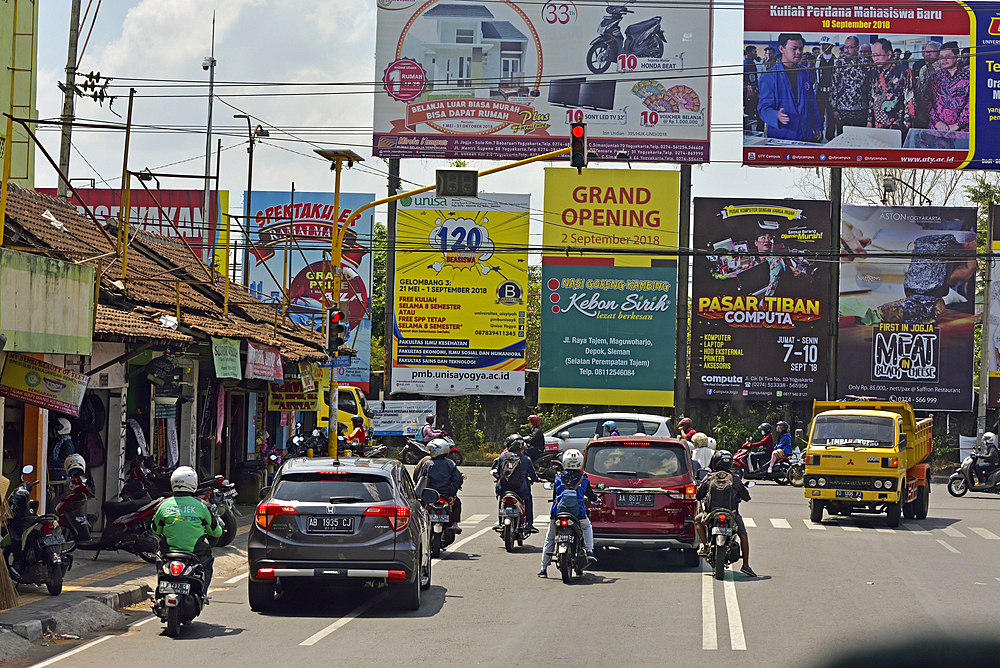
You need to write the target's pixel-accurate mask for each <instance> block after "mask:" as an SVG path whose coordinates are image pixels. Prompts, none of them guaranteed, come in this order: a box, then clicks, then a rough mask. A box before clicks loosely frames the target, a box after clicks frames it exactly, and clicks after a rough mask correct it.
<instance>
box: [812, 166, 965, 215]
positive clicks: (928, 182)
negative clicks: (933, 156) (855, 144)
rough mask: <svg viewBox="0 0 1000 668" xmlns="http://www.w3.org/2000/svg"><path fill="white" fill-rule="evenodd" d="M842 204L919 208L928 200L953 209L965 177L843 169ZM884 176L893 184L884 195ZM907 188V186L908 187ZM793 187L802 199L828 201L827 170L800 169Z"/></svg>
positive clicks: (941, 171)
mask: <svg viewBox="0 0 1000 668" xmlns="http://www.w3.org/2000/svg"><path fill="white" fill-rule="evenodd" d="M842 174H843V181H842V183H841V201H842V202H843V203H844V204H869V205H874V206H877V205H882V204H885V205H888V206H920V205H921V204H926V203H927V200H925V199H924V198H922V197H920V195H919V194H918V193H923V194H924V195H926V196H927V198H928V199H930V200H931V202H932V203H933V204H934V205H935V206H954V205H957V204H958V200H959V198H960V197H961V196H962V195H963V188H962V186H964V185H965V183H966V182H967V181H968V178H969V177H968V174H966V173H965V172H963V171H961V170H958V169H867V168H845V169H844V170H843V172H842ZM886 177H892V178H893V179H894V180H895V181H898V182H902V183H903V184H906V185H902V184H901V183H896V184H895V189H894V190H893V191H892V192H888V193H887V192H885V189H884V187H883V184H884V182H885V179H886ZM907 186H909V187H907ZM795 187H796V188H798V190H799V192H800V193H802V195H803V196H805V197H808V198H812V199H830V170H829V169H827V168H825V167H814V168H812V169H803V170H800V172H799V174H797V175H796V177H795Z"/></svg>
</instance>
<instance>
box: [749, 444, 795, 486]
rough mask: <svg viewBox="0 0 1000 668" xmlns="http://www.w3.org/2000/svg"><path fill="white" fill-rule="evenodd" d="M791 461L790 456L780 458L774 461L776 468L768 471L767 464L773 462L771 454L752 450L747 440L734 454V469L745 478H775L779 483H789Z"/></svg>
mask: <svg viewBox="0 0 1000 668" xmlns="http://www.w3.org/2000/svg"><path fill="white" fill-rule="evenodd" d="M791 461H792V460H791V458H790V457H786V458H785V459H779V460H778V461H776V462H775V463H774V470H773V471H772V472H770V473H768V471H767V466H768V464H770V462H771V455H770V454H768V453H767V452H765V451H763V450H761V451H759V452H751V451H750V443H749V442H747V443H744V444H743V445H742V446H740V449H739V450H737V451H736V454H735V455H733V471H734V472H735V473H738V474H739V476H740V478H742V479H743V480H773V481H774V482H776V483H778V484H779V485H787V484H788V483H789V482H791V477H790V475H789V469H790V468H791ZM804 471H805V469H804V468H803V472H804Z"/></svg>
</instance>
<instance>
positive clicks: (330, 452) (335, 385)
mask: <svg viewBox="0 0 1000 668" xmlns="http://www.w3.org/2000/svg"><path fill="white" fill-rule="evenodd" d="M347 159H348V158H346V157H345V156H337V157H336V158H335V159H334V161H333V170H334V172H336V174H337V176H336V180H335V181H334V189H333V221H334V224H336V221H338V220H339V219H340V173H341V172H342V171H343V168H344V160H347ZM344 229H345V230H346V229H347V225H346V224H345V225H344ZM331 232H332V230H331ZM330 239H331V241H330V243H331V244H332V246H331V248H330V263H331V264H332V265H333V299H334V302H333V304H331V305H330V307H331V308H336V309H339V308H340V276H341V273H340V272H341V268H340V262H341V255H342V250H341V249H342V247H343V243H344V241H343V238H342V236H341V234H340V231H339V230H338V231H337V234H331V235H330ZM327 321H328V322H327V327H330V326H331V323H330V322H329V317H327ZM336 355H337V353H336V352H334V356H336ZM338 369H339V367H336V366H331V367H330V390H329V396H330V401H329V402H328V404H327V408H328V409H329V416H328V417H327V430H326V431H327V441H326V450H327V456H329V457H334V458H336V456H337V431H338V430H339V426H340V380H339V379H338V378H337V375H338V374H339V373H340V371H338Z"/></svg>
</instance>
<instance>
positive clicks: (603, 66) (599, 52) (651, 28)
mask: <svg viewBox="0 0 1000 668" xmlns="http://www.w3.org/2000/svg"><path fill="white" fill-rule="evenodd" d="M632 1H634V0H630V2H627V3H625V5H622V6H615V5H608V7H607V9H606V10H605V11H606V12H607V14H608V15H607V16H605V17H604V18H603V19H602V20H601V25H600V26H598V28H597V37H595V38H594V40H593V41H592V42H591V43H590V45H591V46H590V50H589V51H587V67H588V68H590V71H591V72H593V73H594V74H604V73H605V72H607V71H608V68H609V67H611V63H613V62H614V61H615V60H617V58H618V56H619V55H631V56H637V57H639V58H662V57H663V45H664V44H666V43H667V38H666V37H665V36H664V35H663V30H662V29H660V20H661V19H662V17H660V16H654V17H653V18H651V19H646V20H645V21H640V22H638V23H633V24H632V25H630V26H629V27H628V28H625V36H624V37H623V36H622V31H621V28H620V27H619V25H618V24H620V23H621V22H622V19H623V18H625V15H626V14H634V13H635V12H633V11H632V10H631V9H629V8H628V7H627V5H628V4H631V2H632Z"/></svg>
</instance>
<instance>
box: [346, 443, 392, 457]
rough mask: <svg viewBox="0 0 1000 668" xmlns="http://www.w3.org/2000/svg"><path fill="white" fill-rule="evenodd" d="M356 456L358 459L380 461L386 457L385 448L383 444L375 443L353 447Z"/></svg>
mask: <svg viewBox="0 0 1000 668" xmlns="http://www.w3.org/2000/svg"><path fill="white" fill-rule="evenodd" d="M351 448H352V449H354V452H355V454H357V456H358V457H365V458H367V459H380V458H382V457H385V446H384V445H383V444H381V443H375V442H373V441H368V442H367V443H365V444H364V445H352V446H351Z"/></svg>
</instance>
